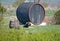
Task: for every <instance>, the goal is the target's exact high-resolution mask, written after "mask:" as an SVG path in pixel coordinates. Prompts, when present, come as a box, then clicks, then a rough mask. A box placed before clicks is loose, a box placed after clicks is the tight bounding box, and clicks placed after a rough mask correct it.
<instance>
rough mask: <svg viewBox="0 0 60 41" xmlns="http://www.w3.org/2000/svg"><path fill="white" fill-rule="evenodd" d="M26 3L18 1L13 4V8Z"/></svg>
mask: <svg viewBox="0 0 60 41" xmlns="http://www.w3.org/2000/svg"><path fill="white" fill-rule="evenodd" d="M24 1H25V0H17V1H16V2H15V3H14V4H13V6H14V7H17V6H18V5H20V4H22V3H23V2H24Z"/></svg>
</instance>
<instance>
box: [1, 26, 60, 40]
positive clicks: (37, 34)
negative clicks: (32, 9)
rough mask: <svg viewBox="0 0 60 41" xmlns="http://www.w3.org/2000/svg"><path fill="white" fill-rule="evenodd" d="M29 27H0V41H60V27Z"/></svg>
mask: <svg viewBox="0 0 60 41" xmlns="http://www.w3.org/2000/svg"><path fill="white" fill-rule="evenodd" d="M30 27H32V28H23V26H21V25H20V28H19V29H15V28H13V29H10V28H8V27H2V28H1V27H0V41H60V25H51V26H30Z"/></svg>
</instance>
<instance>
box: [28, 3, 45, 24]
mask: <svg viewBox="0 0 60 41" xmlns="http://www.w3.org/2000/svg"><path fill="white" fill-rule="evenodd" d="M34 5H40V6H41V7H42V8H43V10H44V18H45V8H44V6H43V5H41V4H40V3H33V4H32V5H31V6H30V8H29V11H28V16H29V19H30V15H29V14H30V11H31V8H32V7H33V6H34ZM44 18H43V20H42V22H43V21H44ZM30 22H31V23H33V22H32V21H31V19H30ZM42 22H40V24H41V23H42ZM33 24H34V23H33ZM34 25H39V24H34Z"/></svg>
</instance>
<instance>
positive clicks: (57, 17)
mask: <svg viewBox="0 0 60 41" xmlns="http://www.w3.org/2000/svg"><path fill="white" fill-rule="evenodd" d="M54 17H55V21H56V24H60V10H58V11H57V12H56V13H55V15H54Z"/></svg>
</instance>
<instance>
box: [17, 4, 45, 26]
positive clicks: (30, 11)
mask: <svg viewBox="0 0 60 41" xmlns="http://www.w3.org/2000/svg"><path fill="white" fill-rule="evenodd" d="M16 15H17V18H18V20H19V22H20V23H22V24H26V22H31V23H32V24H34V25H39V24H40V23H42V21H43V20H44V17H45V10H44V8H43V6H42V5H41V4H39V3H23V4H21V5H20V6H18V8H17V11H16Z"/></svg>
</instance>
